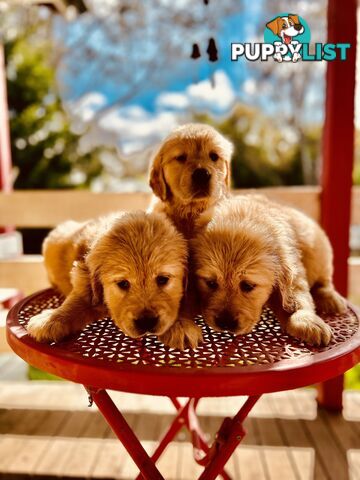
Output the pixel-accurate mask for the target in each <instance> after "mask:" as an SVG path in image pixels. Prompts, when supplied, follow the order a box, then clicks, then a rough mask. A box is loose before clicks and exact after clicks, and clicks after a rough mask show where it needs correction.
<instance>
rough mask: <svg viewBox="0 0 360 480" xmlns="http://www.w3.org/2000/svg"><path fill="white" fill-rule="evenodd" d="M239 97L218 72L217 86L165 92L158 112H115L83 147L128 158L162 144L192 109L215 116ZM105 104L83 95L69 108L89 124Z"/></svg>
mask: <svg viewBox="0 0 360 480" xmlns="http://www.w3.org/2000/svg"><path fill="white" fill-rule="evenodd" d="M235 98H236V95H235V91H234V89H233V86H232V83H231V81H230V80H229V78H228V76H227V75H226V73H225V72H224V71H222V70H218V71H216V72H215V74H214V86H213V85H212V83H211V81H210V80H203V81H201V82H199V83H197V84H192V85H189V86H188V87H187V88H185V90H184V91H183V92H163V93H160V94H159V95H158V97H157V100H156V111H155V112H149V111H147V110H145V109H144V108H143V107H142V106H141V105H130V106H126V107H122V108H118V109H115V108H114V109H112V110H110V111H109V112H108V113H107V114H105V115H104V116H103V117H102V118H100V120H99V121H98V122H96V123H95V122H94V124H93V125H92V127H91V130H90V131H89V132H88V133H87V134H85V136H84V138H83V141H82V144H83V148H85V149H86V148H91V147H93V146H96V145H109V146H110V145H115V146H116V147H117V148H119V149H120V151H121V152H122V154H123V155H125V156H127V157H129V156H132V155H133V154H136V153H139V152H142V151H144V150H145V149H147V148H148V147H150V146H153V145H155V144H157V143H159V142H160V141H161V140H163V138H164V137H165V136H166V135H167V134H168V133H169V132H170V131H171V130H172V129H173V128H174V127H176V126H177V125H178V124H179V123H180V122H181V119H180V118H179V115H180V114H184V113H185V114H186V112H187V111H188V109H189V108H190V107H191V109H192V110H199V111H201V110H206V111H209V112H212V113H219V112H221V113H222V112H224V111H226V110H228V109H230V108H231V107H232V105H233V103H234V101H235ZM105 104H106V98H105V97H104V96H103V95H102V94H101V93H97V92H91V93H88V94H87V95H85V96H83V97H82V98H81V99H80V100H78V101H77V102H76V103H73V104H72V105H70V109H71V113H72V115H73V118H74V120H75V124H76V122H79V123H80V124H82V125H84V124H86V123H88V122H90V121H91V120H92V119H93V118H94V115H95V114H96V111H97V110H99V109H100V108H101V107H102V106H103V105H105Z"/></svg>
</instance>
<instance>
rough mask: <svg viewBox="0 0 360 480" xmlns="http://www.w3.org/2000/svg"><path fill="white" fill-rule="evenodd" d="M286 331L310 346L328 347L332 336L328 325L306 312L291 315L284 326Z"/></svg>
mask: <svg viewBox="0 0 360 480" xmlns="http://www.w3.org/2000/svg"><path fill="white" fill-rule="evenodd" d="M286 331H287V333H288V334H289V335H291V336H293V337H296V338H298V339H300V340H302V341H304V342H306V343H309V344H310V345H328V344H329V343H330V340H331V336H332V331H331V328H330V327H329V325H327V324H326V323H325V322H324V320H322V319H321V318H320V317H318V316H317V315H316V314H315V313H314V312H311V311H308V310H298V311H297V312H295V313H293V314H292V315H291V317H290V318H289V320H288V322H287V324H286Z"/></svg>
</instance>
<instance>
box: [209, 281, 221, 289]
mask: <svg viewBox="0 0 360 480" xmlns="http://www.w3.org/2000/svg"><path fill="white" fill-rule="evenodd" d="M206 285H207V286H208V287H209V288H210V290H216V289H217V288H218V286H219V284H218V283H217V281H216V280H207V281H206Z"/></svg>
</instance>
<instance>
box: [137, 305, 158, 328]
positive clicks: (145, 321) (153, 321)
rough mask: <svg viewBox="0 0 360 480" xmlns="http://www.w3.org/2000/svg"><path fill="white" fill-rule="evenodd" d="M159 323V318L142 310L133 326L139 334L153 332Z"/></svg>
mask: <svg viewBox="0 0 360 480" xmlns="http://www.w3.org/2000/svg"><path fill="white" fill-rule="evenodd" d="M158 322H159V317H158V316H156V315H154V314H153V313H152V312H149V311H148V310H144V311H143V312H142V313H141V315H140V317H138V318H137V319H136V320H135V326H136V328H137V330H138V331H139V332H140V333H146V332H149V333H151V332H153V331H154V329H155V327H156V325H157V324H158Z"/></svg>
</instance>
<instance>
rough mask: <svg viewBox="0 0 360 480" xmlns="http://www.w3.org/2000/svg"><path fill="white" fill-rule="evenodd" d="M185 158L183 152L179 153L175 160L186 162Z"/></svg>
mask: <svg viewBox="0 0 360 480" xmlns="http://www.w3.org/2000/svg"><path fill="white" fill-rule="evenodd" d="M186 159H187V156H186V154H185V153H183V154H182V155H179V156H178V157H176V160H177V161H178V162H181V163H184V162H186Z"/></svg>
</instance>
